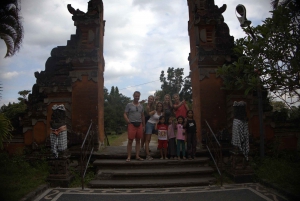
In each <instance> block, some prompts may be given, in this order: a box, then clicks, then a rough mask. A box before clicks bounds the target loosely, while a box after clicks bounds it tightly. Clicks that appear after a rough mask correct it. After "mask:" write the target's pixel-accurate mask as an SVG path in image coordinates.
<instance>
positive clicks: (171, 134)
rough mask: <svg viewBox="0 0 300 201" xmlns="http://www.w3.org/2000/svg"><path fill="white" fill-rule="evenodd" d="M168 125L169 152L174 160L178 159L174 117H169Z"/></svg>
mask: <svg viewBox="0 0 300 201" xmlns="http://www.w3.org/2000/svg"><path fill="white" fill-rule="evenodd" d="M168 123H169V126H168V154H169V156H170V158H172V159H173V160H176V159H177V153H176V136H175V131H174V128H175V123H174V122H173V117H170V118H169V122H168Z"/></svg>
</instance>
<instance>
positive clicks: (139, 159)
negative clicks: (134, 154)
mask: <svg viewBox="0 0 300 201" xmlns="http://www.w3.org/2000/svg"><path fill="white" fill-rule="evenodd" d="M136 160H138V161H143V160H144V159H142V158H141V157H138V158H136Z"/></svg>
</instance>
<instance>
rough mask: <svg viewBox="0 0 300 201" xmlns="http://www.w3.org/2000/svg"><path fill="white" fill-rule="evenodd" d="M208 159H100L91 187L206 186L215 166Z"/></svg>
mask: <svg viewBox="0 0 300 201" xmlns="http://www.w3.org/2000/svg"><path fill="white" fill-rule="evenodd" d="M209 160H210V159H209V158H207V157H197V159H195V160H160V159H154V160H151V161H149V160H144V161H138V160H135V159H131V161H130V162H126V161H125V160H124V159H97V160H95V161H94V163H93V166H94V167H96V168H97V170H98V172H97V176H96V178H95V179H94V180H92V181H90V182H89V185H88V186H89V187H90V188H140V187H178V186H203V185H210V184H212V183H214V182H215V178H214V177H213V176H212V174H213V173H214V169H213V168H212V167H210V166H208V162H209Z"/></svg>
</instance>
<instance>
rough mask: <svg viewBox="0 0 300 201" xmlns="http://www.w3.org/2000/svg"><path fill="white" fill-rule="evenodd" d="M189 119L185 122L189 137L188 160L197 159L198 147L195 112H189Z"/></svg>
mask: <svg viewBox="0 0 300 201" xmlns="http://www.w3.org/2000/svg"><path fill="white" fill-rule="evenodd" d="M186 115H187V118H186V119H185V122H184V128H185V130H186V135H187V153H188V159H195V154H196V146H197V136H196V122H195V120H194V112H193V110H188V111H187V113H186Z"/></svg>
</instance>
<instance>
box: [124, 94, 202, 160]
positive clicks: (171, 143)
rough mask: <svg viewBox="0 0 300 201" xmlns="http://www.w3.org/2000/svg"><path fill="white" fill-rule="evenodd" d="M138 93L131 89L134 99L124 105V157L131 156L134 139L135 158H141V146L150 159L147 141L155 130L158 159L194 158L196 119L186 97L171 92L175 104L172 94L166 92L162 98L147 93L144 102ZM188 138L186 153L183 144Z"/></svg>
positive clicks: (147, 158)
mask: <svg viewBox="0 0 300 201" xmlns="http://www.w3.org/2000/svg"><path fill="white" fill-rule="evenodd" d="M140 96H141V93H140V92H139V91H135V92H134V93H133V102H131V103H128V104H127V105H126V108H125V112H124V118H125V121H126V122H127V124H128V126H127V131H128V143H127V159H126V161H127V162H129V161H130V159H131V150H132V143H133V140H134V139H135V140H136V147H135V151H136V160H140V161H143V160H144V159H143V158H141V157H140V156H139V153H140V149H141V148H142V150H145V152H146V160H153V158H152V157H151V155H150V149H149V144H150V141H151V136H152V134H157V138H158V147H157V148H158V149H159V150H160V154H161V158H160V159H168V157H169V158H170V159H178V160H180V159H181V155H180V153H181V152H182V159H186V156H187V158H188V159H194V158H195V153H196V146H197V137H196V123H195V120H194V118H193V114H194V113H193V111H192V110H189V107H188V105H187V103H186V102H185V100H183V101H180V98H179V95H178V94H174V95H173V99H174V104H173V103H172V99H171V96H170V95H169V94H166V95H165V96H164V100H163V101H162V102H161V101H159V97H154V96H152V95H150V96H149V97H148V101H147V103H146V104H145V105H143V102H140V101H139V100H140ZM186 142H187V155H186V147H185V144H186Z"/></svg>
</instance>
